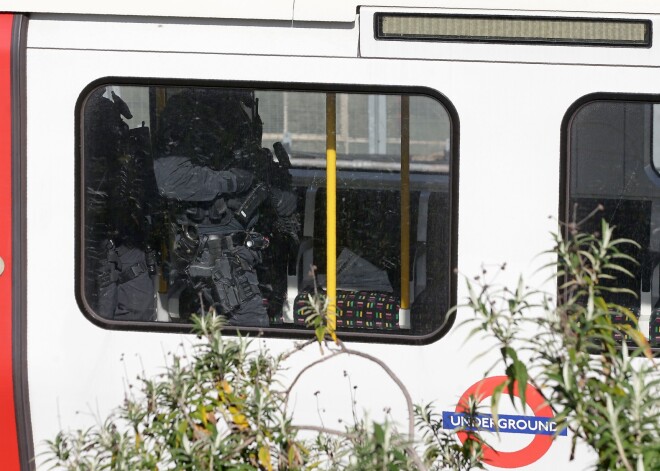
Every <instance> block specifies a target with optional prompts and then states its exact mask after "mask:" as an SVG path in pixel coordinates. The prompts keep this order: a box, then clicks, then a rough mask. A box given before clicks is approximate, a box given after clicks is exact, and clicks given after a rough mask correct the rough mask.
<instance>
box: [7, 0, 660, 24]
mask: <svg viewBox="0 0 660 471" xmlns="http://www.w3.org/2000/svg"><path fill="white" fill-rule="evenodd" d="M2 3H3V5H2V6H1V7H0V10H1V11H4V12H16V13H28V14H29V13H52V14H81V15H117V16H139V17H178V18H208V19H253V20H280V21H321V22H353V21H355V17H356V12H357V10H358V9H359V7H360V6H368V7H376V8H377V7H383V8H388V9H389V8H393V7H402V8H411V9H412V8H415V9H418V8H419V9H425V8H433V9H434V10H438V9H440V10H442V9H447V10H451V11H452V12H453V13H456V12H457V10H464V11H465V13H470V11H471V10H489V11H491V12H494V11H495V12H499V13H502V14H506V13H507V12H508V11H515V12H520V11H534V12H545V13H547V14H549V15H553V14H557V13H559V12H561V13H575V14H581V13H589V14H593V13H601V14H605V15H613V14H658V13H660V2H658V1H657V0H535V1H534V2H530V0H506V1H503V0H440V1H439V0H377V1H376V2H370V3H366V4H365V3H360V2H359V1H357V0H331V1H321V0H248V1H243V2H238V1H235V0H188V1H186V2H182V1H180V0H151V1H135V0H111V1H87V2H81V1H80V0H57V1H53V0H4V1H3V2H2Z"/></svg>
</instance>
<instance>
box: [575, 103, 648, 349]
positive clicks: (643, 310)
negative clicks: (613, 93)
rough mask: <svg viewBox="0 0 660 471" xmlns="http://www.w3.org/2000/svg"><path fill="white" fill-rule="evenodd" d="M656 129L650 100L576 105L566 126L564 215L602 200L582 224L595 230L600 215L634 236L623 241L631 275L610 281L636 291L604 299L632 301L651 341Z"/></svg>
mask: <svg viewBox="0 0 660 471" xmlns="http://www.w3.org/2000/svg"><path fill="white" fill-rule="evenodd" d="M658 132H660V109H659V108H658V106H657V105H654V104H652V103H648V102H640V101H620V100H619V101H614V100H597V101H591V102H589V103H587V104H585V105H583V106H581V107H580V108H579V109H578V110H577V111H576V112H575V114H574V115H573V116H572V119H571V121H570V127H569V147H568V150H569V154H568V170H569V172H568V177H569V185H568V204H567V217H568V218H569V219H568V220H570V221H581V220H583V219H585V217H586V216H587V215H589V214H590V213H591V212H592V211H594V209H595V208H597V207H598V205H602V207H603V210H602V212H600V213H599V216H597V217H595V218H591V219H588V220H587V222H586V225H585V226H584V227H583V229H584V230H587V231H596V230H597V228H598V227H599V225H600V221H601V218H602V219H605V220H607V221H608V222H609V223H610V224H611V225H614V226H616V228H615V235H616V236H617V237H623V238H628V239H632V240H634V241H636V242H638V243H639V244H640V248H639V249H636V248H634V247H632V246H627V247H626V248H625V250H626V251H627V252H628V254H629V255H631V256H633V257H634V258H635V259H637V260H638V261H639V265H635V264H632V263H630V264H628V265H626V268H628V269H629V270H630V271H631V272H632V273H633V274H634V278H626V277H623V276H622V277H620V278H619V279H618V280H617V281H616V283H617V284H618V285H623V286H624V287H626V288H629V289H631V290H632V291H633V292H635V293H637V294H638V296H633V295H629V294H622V293H620V294H612V295H611V297H612V299H611V301H612V302H616V303H619V304H621V305H624V306H626V307H629V308H631V310H632V311H633V312H634V313H635V315H637V316H638V320H639V328H640V330H641V331H642V333H644V334H645V335H647V336H648V338H649V340H650V341H651V344H652V345H653V346H655V347H660V276H659V271H658V266H659V264H660V176H659V174H658V168H659V163H660V139H657V138H656V137H654V136H656V133H658ZM657 135H660V134H657ZM614 321H615V322H630V321H629V320H626V319H614Z"/></svg>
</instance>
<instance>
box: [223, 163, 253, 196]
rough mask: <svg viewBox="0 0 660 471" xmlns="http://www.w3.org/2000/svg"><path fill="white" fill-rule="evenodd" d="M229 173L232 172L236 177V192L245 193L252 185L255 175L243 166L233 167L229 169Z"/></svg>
mask: <svg viewBox="0 0 660 471" xmlns="http://www.w3.org/2000/svg"><path fill="white" fill-rule="evenodd" d="M229 173H231V174H232V176H233V177H234V178H233V180H234V181H235V183H236V185H235V187H234V191H233V192H234V193H243V192H244V191H246V190H248V189H249V188H250V187H251V186H252V180H253V179H254V177H253V176H252V174H251V173H250V172H248V171H247V170H243V169H242V168H231V169H229Z"/></svg>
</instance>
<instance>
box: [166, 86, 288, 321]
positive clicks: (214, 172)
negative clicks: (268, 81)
mask: <svg viewBox="0 0 660 471" xmlns="http://www.w3.org/2000/svg"><path fill="white" fill-rule="evenodd" d="M261 135H262V123H261V120H260V118H259V114H258V101H257V100H256V99H255V97H254V94H253V93H251V92H243V91H235V90H217V89H202V88H196V89H185V90H183V91H181V92H180V93H178V94H176V95H174V96H172V97H170V98H169V100H168V102H167V105H166V106H165V108H164V109H163V112H162V113H161V118H160V121H159V130H158V149H159V156H158V157H157V158H156V159H155V160H154V172H155V177H156V183H157V185H158V190H159V192H160V194H161V196H163V197H165V198H166V199H167V201H168V206H169V210H168V212H169V215H170V216H169V217H170V229H171V236H170V237H171V244H170V246H171V247H170V261H169V276H168V278H169V280H168V283H169V285H170V286H171V287H174V286H175V285H181V284H182V283H183V284H185V285H186V286H187V288H188V290H187V291H188V293H190V292H191V291H192V292H193V293H194V295H193V296H190V294H189V295H188V298H190V299H189V301H190V300H191V301H192V302H191V303H189V304H188V305H187V307H188V308H191V306H193V305H194V303H195V301H196V300H197V299H199V305H196V308H195V310H197V309H199V310H200V311H204V309H205V306H204V305H206V307H211V306H212V307H213V308H214V309H215V310H216V311H217V312H219V313H220V314H221V315H223V316H224V317H225V318H226V319H227V324H229V325H236V326H254V327H265V326H268V324H269V321H268V315H267V310H266V307H265V306H264V297H263V295H262V290H261V287H260V283H259V280H258V277H257V266H258V265H259V264H260V263H261V262H262V259H263V253H262V251H264V250H265V249H266V248H267V247H268V245H269V239H268V237H267V236H266V235H264V234H263V233H262V231H259V230H257V229H259V228H263V227H264V222H265V221H266V220H268V219H269V218H270V219H271V222H272V224H271V225H272V226H274V227H277V228H279V229H280V231H283V232H288V234H289V236H290V237H291V238H292V239H296V238H297V232H298V228H299V225H298V224H297V218H296V216H297V215H296V214H295V210H296V197H295V195H294V194H293V193H292V192H291V191H289V190H290V177H289V180H288V181H287V178H280V179H278V180H277V181H273V179H272V178H271V177H272V176H273V175H276V174H277V173H278V172H279V173H286V176H288V171H286V169H287V165H288V162H287V156H286V153H285V152H284V153H282V152H281V150H282V149H281V148H279V147H277V148H276V151H279V152H277V153H278V160H276V159H275V158H274V157H273V154H272V153H271V152H270V151H269V150H268V149H263V148H261ZM287 185H289V188H287Z"/></svg>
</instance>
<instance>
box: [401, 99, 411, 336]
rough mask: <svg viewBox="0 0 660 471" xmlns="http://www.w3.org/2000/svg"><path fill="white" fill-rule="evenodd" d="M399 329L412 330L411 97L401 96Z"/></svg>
mask: <svg viewBox="0 0 660 471" xmlns="http://www.w3.org/2000/svg"><path fill="white" fill-rule="evenodd" d="M399 327H400V328H402V329H410V327H411V326H410V97H409V96H401V306H400V308H399Z"/></svg>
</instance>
